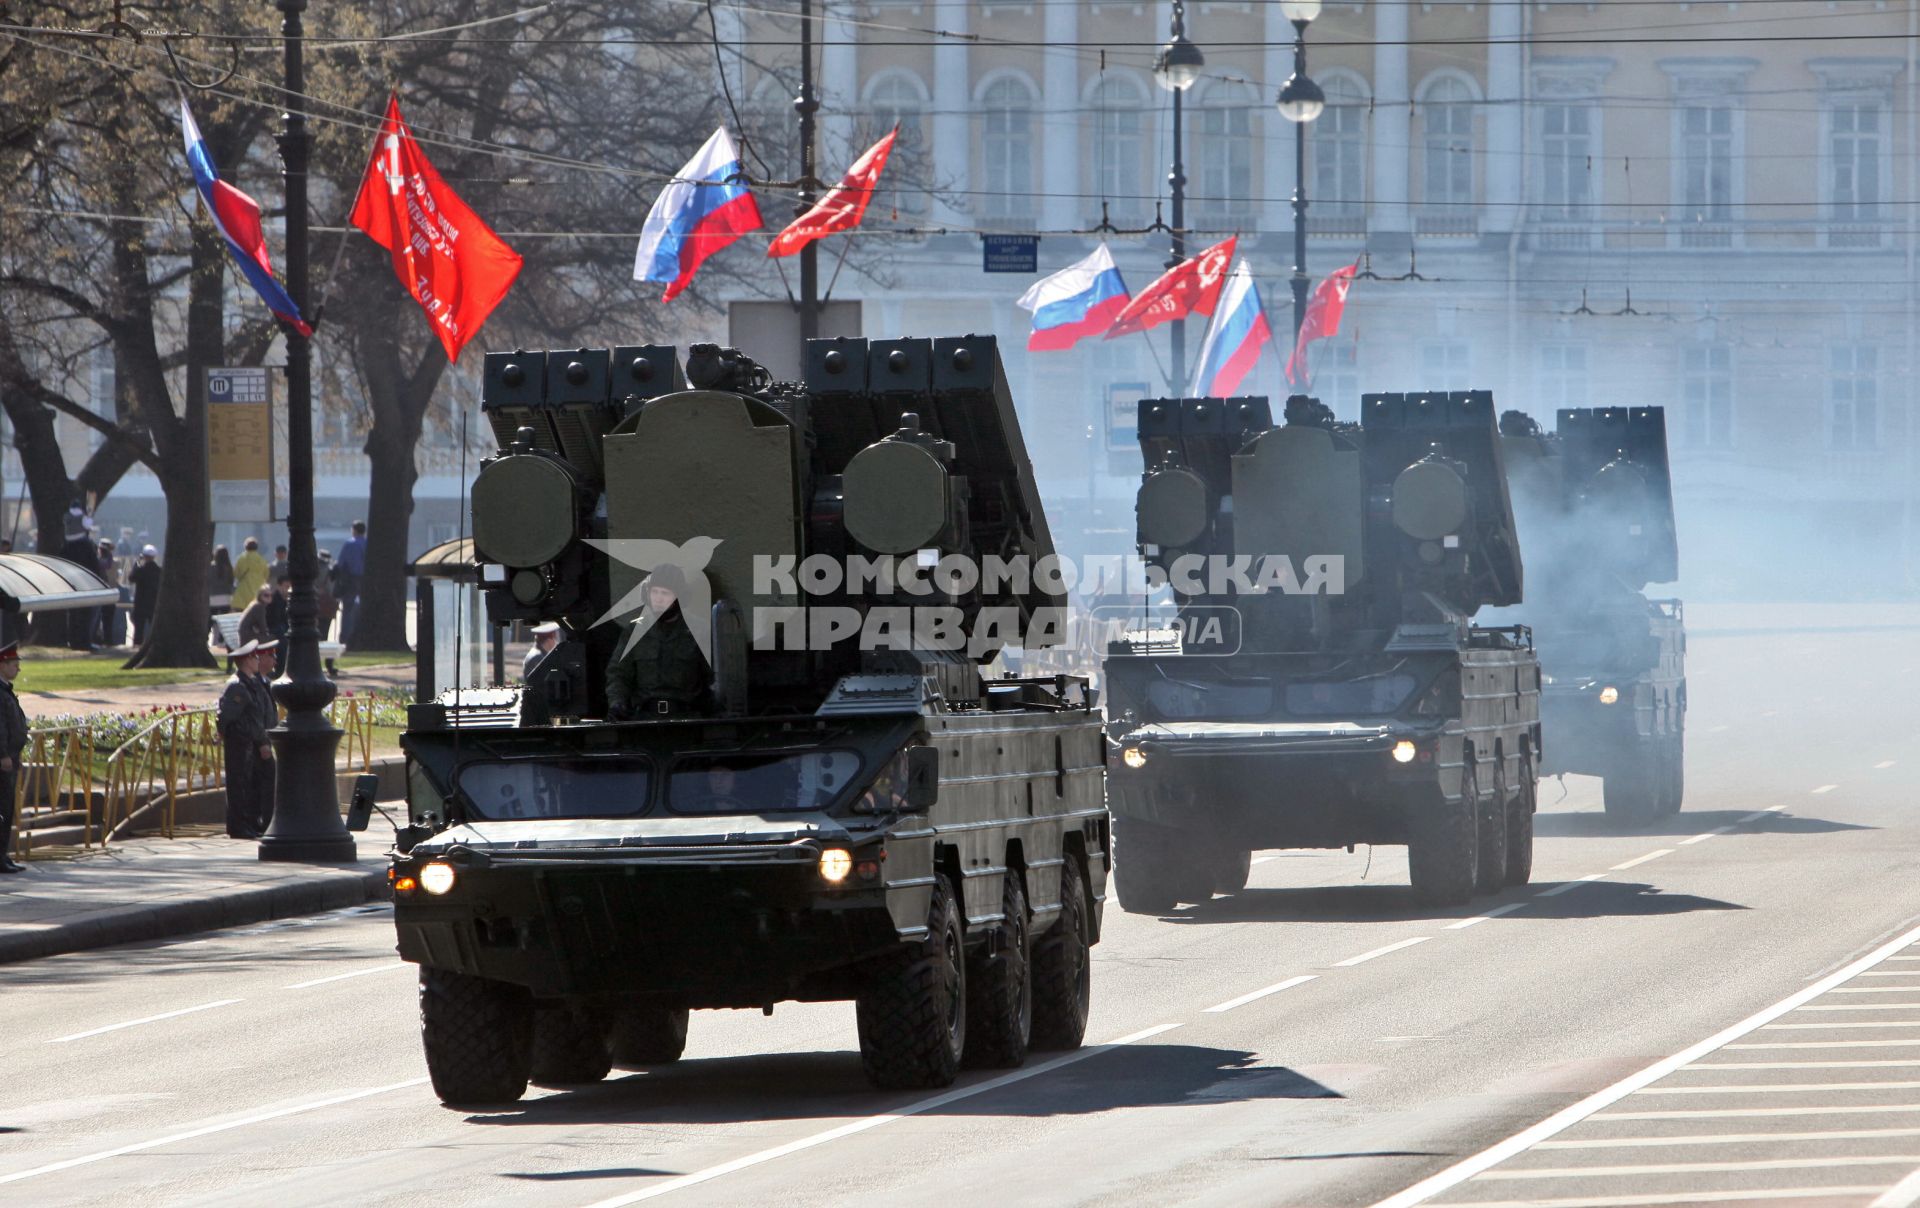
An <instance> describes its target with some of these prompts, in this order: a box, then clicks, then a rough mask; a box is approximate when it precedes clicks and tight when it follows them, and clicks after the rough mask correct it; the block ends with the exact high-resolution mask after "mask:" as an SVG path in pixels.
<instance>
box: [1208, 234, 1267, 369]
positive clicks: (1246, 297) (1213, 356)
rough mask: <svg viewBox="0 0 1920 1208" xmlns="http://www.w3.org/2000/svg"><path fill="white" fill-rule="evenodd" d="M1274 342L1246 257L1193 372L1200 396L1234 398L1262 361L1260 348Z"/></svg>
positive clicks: (1215, 316)
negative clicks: (1241, 385) (1234, 394)
mask: <svg viewBox="0 0 1920 1208" xmlns="http://www.w3.org/2000/svg"><path fill="white" fill-rule="evenodd" d="M1271 343H1273V332H1272V331H1271V330H1270V329H1269V328H1268V327H1267V312H1266V311H1265V309H1263V308H1262V307H1261V305H1260V291H1259V289H1257V288H1255V286H1254V284H1253V272H1252V270H1251V269H1249V268H1248V267H1247V262H1246V261H1244V260H1242V261H1241V262H1240V267H1239V268H1236V269H1234V270H1233V276H1231V277H1229V278H1228V279H1227V287H1226V290H1225V292H1224V293H1223V294H1222V295H1221V297H1220V305H1219V306H1218V307H1216V308H1215V309H1214V312H1213V322H1212V323H1211V324H1210V325H1209V326H1208V327H1207V341H1206V343H1204V344H1202V345H1201V346H1200V364H1199V367H1198V368H1196V369H1195V370H1194V374H1193V393H1194V394H1195V396H1197V397H1200V398H1230V397H1232V396H1233V393H1234V391H1236V390H1238V389H1239V388H1240V383H1241V382H1243V381H1245V380H1246V377H1247V375H1248V374H1249V373H1252V372H1253V367H1254V366H1255V365H1257V364H1259V363H1260V350H1261V349H1263V348H1265V347H1266V346H1267V345H1269V344H1271Z"/></svg>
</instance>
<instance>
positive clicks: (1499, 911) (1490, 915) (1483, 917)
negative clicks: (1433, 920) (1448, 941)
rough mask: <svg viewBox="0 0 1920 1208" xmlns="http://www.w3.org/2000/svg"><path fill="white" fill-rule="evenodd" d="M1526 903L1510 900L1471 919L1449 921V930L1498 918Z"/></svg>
mask: <svg viewBox="0 0 1920 1208" xmlns="http://www.w3.org/2000/svg"><path fill="white" fill-rule="evenodd" d="M1525 905H1526V903H1525V902H1508V903H1507V904H1506V905H1505V906H1495V907H1494V908H1493V909H1492V910H1489V911H1487V912H1486V913H1485V914H1476V915H1474V916H1473V917H1472V918H1470V919H1461V920H1460V921H1459V922H1457V923H1448V924H1447V930H1448V931H1465V930H1466V929H1467V928H1469V927H1471V926H1473V925H1474V924H1475V923H1484V922H1486V921H1487V920H1488V919H1497V918H1499V917H1500V916H1501V915H1503V914H1512V913H1513V912H1514V911H1516V910H1518V909H1520V908H1521V907H1522V906H1525Z"/></svg>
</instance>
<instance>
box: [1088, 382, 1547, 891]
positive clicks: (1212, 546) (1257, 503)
mask: <svg viewBox="0 0 1920 1208" xmlns="http://www.w3.org/2000/svg"><path fill="white" fill-rule="evenodd" d="M1284 418H1285V421H1286V422H1285V423H1284V424H1281V425H1279V426H1275V425H1274V424H1273V423H1272V421H1271V417H1270V414H1269V409H1268V405H1267V401H1266V400H1265V399H1261V398H1235V399H1193V398H1189V399H1159V400H1148V401H1146V402H1143V403H1142V404H1141V408H1140V428H1139V432H1140V443H1141V447H1142V451H1143V453H1144V455H1145V463H1146V467H1147V469H1146V473H1145V477H1144V480H1143V481H1142V483H1141V487H1140V494H1139V501H1138V517H1139V550H1140V553H1141V555H1142V556H1143V558H1144V559H1145V560H1146V561H1147V562H1148V564H1149V565H1150V566H1154V567H1159V568H1161V570H1162V571H1163V572H1164V573H1165V574H1166V577H1167V586H1168V588H1169V589H1170V591H1171V592H1172V596H1173V601H1174V604H1175V607H1176V610H1177V615H1176V616H1175V617H1174V618H1172V623H1171V624H1166V625H1161V626H1159V627H1157V628H1156V627H1149V628H1147V629H1145V630H1143V631H1141V632H1140V633H1139V634H1138V635H1137V636H1133V637H1130V638H1129V639H1126V640H1122V641H1119V642H1115V643H1114V644H1112V645H1111V646H1110V647H1109V657H1108V658H1107V661H1106V665H1105V666H1106V677H1107V678H1106V685H1105V687H1106V693H1107V717H1108V734H1109V736H1110V738H1111V741H1112V742H1113V744H1114V746H1115V747H1116V748H1117V750H1118V754H1119V758H1118V759H1117V760H1115V761H1114V766H1113V769H1112V772H1111V774H1110V776H1109V778H1108V782H1107V796H1108V805H1109V808H1110V809H1111V810H1112V811H1113V814H1114V825H1115V831H1116V861H1117V863H1116V867H1115V884H1116V888H1117V889H1118V891H1119V895H1120V903H1121V905H1122V906H1123V907H1124V908H1125V909H1127V910H1129V911H1144V912H1155V913H1157V912H1161V911H1165V910H1167V909H1169V908H1171V907H1172V906H1174V905H1175V904H1176V903H1178V902H1204V901H1206V900H1207V899H1208V898H1209V897H1210V896H1211V895H1213V894H1214V893H1233V892H1237V891H1238V890H1240V889H1241V888H1243V887H1244V886H1245V884H1246V881H1247V876H1248V867H1249V857H1250V854H1251V852H1252V851H1253V850H1254V849H1258V848H1266V847H1349V848H1350V847H1352V846H1353V845H1355V844H1360V843H1368V844H1404V845H1406V847H1407V848H1408V863H1409V866H1410V871H1411V879H1412V882H1413V887H1414V890H1415V892H1416V894H1417V895H1418V896H1419V897H1420V898H1422V899H1423V900H1426V901H1429V902H1436V903H1464V902H1466V901H1468V900H1469V899H1470V898H1471V897H1472V895H1473V894H1474V893H1476V892H1491V891H1494V890H1498V889H1499V888H1501V887H1502V886H1504V885H1509V884H1516V883H1520V882H1524V881H1526V880H1527V879H1528V877H1529V875H1530V873H1531V868H1532V851H1533V810H1534V786H1535V777H1536V768H1537V765H1538V760H1539V752H1540V724H1539V712H1538V708H1539V689H1540V682H1539V680H1540V669H1539V664H1538V662H1537V661H1536V660H1535V658H1534V653H1533V649H1532V646H1531V640H1530V637H1529V635H1528V633H1527V632H1526V630H1525V629H1524V628H1518V627H1509V628H1504V629H1496V628H1487V627H1479V626H1475V625H1473V624H1471V623H1470V619H1469V618H1471V616H1472V615H1473V613H1474V612H1475V611H1476V610H1477V609H1478V608H1480V607H1482V606H1485V605H1501V604H1512V603H1517V602H1518V601H1519V600H1520V597H1521V565H1520V554H1519V546H1518V543H1517V541H1516V539H1515V536H1514V527H1513V512H1512V508H1511V505H1510V503H1509V501H1508V498H1507V480H1506V471H1505V469H1504V466H1503V464H1502V459H1501V447H1500V443H1499V437H1498V434H1497V432H1496V429H1495V422H1494V410H1493V399H1492V396H1491V395H1489V394H1488V393H1486V392H1485V391H1472V392H1458V393H1452V394H1371V395H1367V396H1365V397H1364V399H1363V400H1362V417H1361V422H1360V423H1358V424H1347V423H1337V422H1335V421H1334V419H1333V416H1332V414H1331V412H1330V411H1329V410H1328V409H1327V408H1326V407H1324V406H1322V405H1321V404H1320V403H1319V402H1317V401H1316V400H1313V399H1310V398H1307V397H1304V396H1295V397H1293V398H1291V399H1289V400H1288V402H1287V406H1286V412H1285V417H1284ZM1236 567H1237V568H1238V570H1239V572H1240V573H1239V575H1238V576H1237V577H1236V575H1235V574H1234V570H1235V568H1236Z"/></svg>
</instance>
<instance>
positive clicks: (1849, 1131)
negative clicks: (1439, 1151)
mask: <svg viewBox="0 0 1920 1208" xmlns="http://www.w3.org/2000/svg"><path fill="white" fill-rule="evenodd" d="M1597 1118H1598V1117H1596V1119H1597ZM1873 1137H1920V1128H1843V1129H1835V1130H1833V1131H1829V1132H1797V1133H1795V1132H1758V1133H1710V1134H1706V1135H1699V1134H1695V1135H1692V1136H1678V1137H1605V1138H1602V1139H1600V1140H1597V1141H1542V1142H1540V1144H1538V1145H1536V1146H1534V1148H1535V1149H1629V1148H1646V1149H1658V1148H1660V1147H1662V1146H1666V1145H1746V1144H1749V1143H1751V1142H1755V1141H1758V1142H1763V1143H1767V1144H1771V1143H1773V1142H1776V1141H1864V1140H1867V1139H1870V1138H1873Z"/></svg>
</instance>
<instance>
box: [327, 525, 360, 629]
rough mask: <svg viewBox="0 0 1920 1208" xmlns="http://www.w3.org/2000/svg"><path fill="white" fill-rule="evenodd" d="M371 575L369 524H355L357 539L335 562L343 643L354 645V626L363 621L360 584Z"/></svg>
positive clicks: (335, 580)
mask: <svg viewBox="0 0 1920 1208" xmlns="http://www.w3.org/2000/svg"><path fill="white" fill-rule="evenodd" d="M366 573H367V522H366V521H364V520H356V521H354V522H353V536H351V537H349V538H348V539H347V542H346V544H344V545H342V546H341V547H340V556H339V557H338V558H335V559H334V560H333V594H334V596H335V598H337V599H338V600H339V601H340V640H341V641H342V642H345V643H346V644H347V645H349V646H351V645H353V626H354V623H355V622H356V621H358V620H359V619H360V580H361V577H362V576H364V575H365V574H366Z"/></svg>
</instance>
